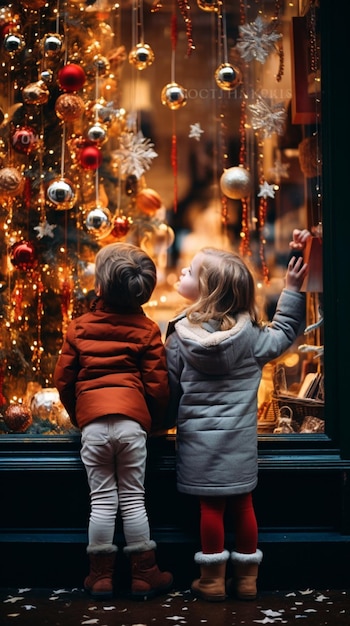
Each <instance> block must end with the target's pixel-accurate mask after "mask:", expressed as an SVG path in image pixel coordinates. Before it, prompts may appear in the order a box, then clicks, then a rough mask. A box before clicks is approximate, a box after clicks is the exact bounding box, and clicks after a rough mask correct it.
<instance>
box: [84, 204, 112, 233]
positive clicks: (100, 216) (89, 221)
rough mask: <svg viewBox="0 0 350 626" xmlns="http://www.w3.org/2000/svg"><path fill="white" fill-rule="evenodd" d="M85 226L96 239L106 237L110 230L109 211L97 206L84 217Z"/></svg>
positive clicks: (110, 218) (110, 219) (110, 217)
mask: <svg viewBox="0 0 350 626" xmlns="http://www.w3.org/2000/svg"><path fill="white" fill-rule="evenodd" d="M85 226H86V228H87V230H88V231H89V233H90V234H91V235H94V236H95V237H97V239H102V238H103V237H107V236H108V235H109V233H110V232H111V230H112V216H111V213H110V211H109V209H106V208H105V207H99V206H97V207H95V208H94V209H91V210H90V211H89V212H88V213H87V215H86V220H85Z"/></svg>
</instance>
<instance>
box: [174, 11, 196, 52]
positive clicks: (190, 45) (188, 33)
mask: <svg viewBox="0 0 350 626" xmlns="http://www.w3.org/2000/svg"><path fill="white" fill-rule="evenodd" d="M177 3H178V6H179V9H180V13H181V15H182V17H183V19H184V22H185V25H186V37H187V53H186V54H187V56H188V57H189V56H190V54H191V53H192V52H193V50H194V49H195V46H194V44H193V35H192V33H193V26H192V20H191V17H190V5H189V3H188V0H177Z"/></svg>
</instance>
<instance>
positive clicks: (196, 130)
mask: <svg viewBox="0 0 350 626" xmlns="http://www.w3.org/2000/svg"><path fill="white" fill-rule="evenodd" d="M202 133H204V130H203V129H202V128H201V125H200V124H199V122H196V124H191V125H190V133H189V135H188V136H189V138H190V139H192V138H193V139H196V140H197V141H199V140H200V138H201V134H202Z"/></svg>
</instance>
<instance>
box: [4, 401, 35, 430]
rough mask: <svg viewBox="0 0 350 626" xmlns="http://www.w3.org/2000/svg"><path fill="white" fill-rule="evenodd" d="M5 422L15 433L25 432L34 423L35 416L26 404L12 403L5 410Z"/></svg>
mask: <svg viewBox="0 0 350 626" xmlns="http://www.w3.org/2000/svg"><path fill="white" fill-rule="evenodd" d="M4 422H5V424H6V426H7V427H8V428H9V430H11V431H12V432H13V433H24V432H25V431H26V430H27V428H29V426H31V425H32V423H33V417H32V414H31V411H30V409H29V408H28V407H27V406H26V405H25V404H10V405H9V406H8V408H7V409H6V411H5V414H4Z"/></svg>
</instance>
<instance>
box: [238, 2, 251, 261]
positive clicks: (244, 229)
mask: <svg viewBox="0 0 350 626" xmlns="http://www.w3.org/2000/svg"><path fill="white" fill-rule="evenodd" d="M239 11H240V24H241V25H242V24H245V23H246V3H245V0H240V4H239ZM244 87H245V86H244V84H243V89H242V98H241V110H240V120H239V165H240V167H243V168H245V169H247V130H246V129H247V97H246V93H245V89H244ZM241 207H242V217H241V231H240V245H239V251H240V253H241V254H242V256H251V249H250V227H249V212H250V203H249V197H248V196H245V197H243V198H241Z"/></svg>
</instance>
